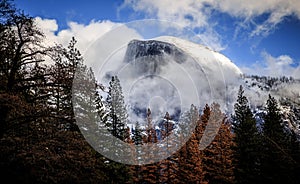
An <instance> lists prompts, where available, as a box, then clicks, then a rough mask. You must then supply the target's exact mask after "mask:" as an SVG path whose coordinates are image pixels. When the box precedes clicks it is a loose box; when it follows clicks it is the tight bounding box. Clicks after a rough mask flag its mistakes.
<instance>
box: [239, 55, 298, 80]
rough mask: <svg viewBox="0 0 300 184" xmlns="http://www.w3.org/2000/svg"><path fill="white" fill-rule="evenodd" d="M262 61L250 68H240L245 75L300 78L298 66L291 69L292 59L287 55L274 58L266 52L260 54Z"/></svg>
mask: <svg viewBox="0 0 300 184" xmlns="http://www.w3.org/2000/svg"><path fill="white" fill-rule="evenodd" d="M262 57H263V61H262V62H256V63H255V64H253V65H252V66H250V67H242V70H243V72H244V73H246V74H254V75H263V76H272V77H280V76H291V77H294V78H298V79H299V78H300V66H298V67H293V66H292V64H294V60H293V58H291V57H290V56H288V55H280V56H278V57H274V56H272V55H270V54H269V53H267V52H262Z"/></svg>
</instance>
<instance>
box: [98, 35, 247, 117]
mask: <svg viewBox="0 0 300 184" xmlns="http://www.w3.org/2000/svg"><path fill="white" fill-rule="evenodd" d="M241 74H242V72H241V71H240V70H239V68H238V67H237V66H236V65H234V63H232V62H231V61H230V60H229V59H228V58H227V57H225V56H224V55H222V54H220V53H217V52H214V51H212V50H210V49H208V48H207V47H205V46H202V45H199V44H195V43H192V42H190V41H187V40H183V39H180V38H176V37H169V36H168V37H167V36H165V37H158V38H154V39H151V40H136V39H135V40H131V41H130V42H129V43H128V44H127V47H126V51H125V52H124V56H123V59H122V61H121V64H120V66H119V67H118V69H117V70H115V71H108V72H107V73H106V74H105V75H104V76H105V77H106V81H107V80H109V78H110V76H111V75H118V76H119V79H120V81H121V85H122V87H123V91H124V96H125V100H126V103H127V104H129V111H130V112H129V115H130V116H135V117H133V119H134V121H135V120H136V119H139V118H143V116H144V114H143V113H145V112H146V109H147V108H148V107H150V108H151V109H153V110H152V113H153V115H154V116H157V117H159V116H160V117H161V116H163V115H164V113H165V112H167V111H168V112H169V113H170V115H171V116H172V115H173V117H175V116H176V115H178V114H179V113H182V112H183V111H186V110H187V109H189V107H190V105H191V104H194V105H196V106H197V107H200V108H202V107H203V106H204V105H205V104H206V103H208V104H211V103H213V102H217V103H219V104H220V106H221V108H222V110H226V111H228V110H229V111H230V110H231V107H228V105H229V104H230V105H231V104H232V103H231V102H232V101H233V98H231V95H232V94H234V95H236V94H235V90H234V93H233V92H232V89H233V88H234V86H236V84H237V83H236V82H237V81H238V80H239V78H240V76H241ZM229 86H230V87H229Z"/></svg>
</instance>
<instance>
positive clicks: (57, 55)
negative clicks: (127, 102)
mask: <svg viewBox="0 0 300 184" xmlns="http://www.w3.org/2000/svg"><path fill="white" fill-rule="evenodd" d="M76 43H77V41H76V40H75V38H74V37H72V39H71V41H70V43H69V45H68V48H67V49H66V48H63V47H61V46H57V47H56V49H55V52H54V53H53V56H52V58H53V60H54V61H55V64H54V65H53V66H52V67H51V69H50V70H51V71H50V72H51V73H52V77H51V78H50V82H49V85H51V93H52V98H51V99H50V100H49V104H50V105H51V106H52V107H54V109H53V112H54V113H55V116H56V118H57V121H58V122H59V123H60V127H61V128H63V129H65V130H73V131H74V130H76V131H78V127H77V126H76V125H75V120H74V114H73V105H72V86H73V80H74V77H75V72H76V70H77V72H81V73H82V74H84V75H86V76H85V78H87V77H89V78H90V79H93V78H94V76H90V75H91V74H89V75H88V73H87V70H88V69H87V68H86V66H83V58H82V56H81V54H80V52H79V50H78V49H77V48H76ZM82 69H84V70H86V71H80V70H82ZM90 73H93V72H90ZM92 75H93V74H92ZM77 76H79V74H78V75H77ZM94 83H95V82H94ZM82 84H84V83H82ZM54 113H52V114H54Z"/></svg>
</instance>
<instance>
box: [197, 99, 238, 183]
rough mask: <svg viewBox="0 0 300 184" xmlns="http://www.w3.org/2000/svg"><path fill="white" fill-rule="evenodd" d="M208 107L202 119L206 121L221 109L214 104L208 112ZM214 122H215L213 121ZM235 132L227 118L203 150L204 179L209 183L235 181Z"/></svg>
mask: <svg viewBox="0 0 300 184" xmlns="http://www.w3.org/2000/svg"><path fill="white" fill-rule="evenodd" d="M208 110H209V109H207V107H206V108H205V109H204V112H205V113H207V114H205V113H204V115H202V116H204V117H203V118H201V119H202V120H204V121H206V122H204V124H205V123H207V118H209V117H210V116H214V113H215V112H218V111H220V110H219V106H218V105H217V104H213V105H212V111H211V112H207V111H208ZM211 123H213V122H211ZM233 145H234V142H233V134H232V132H231V127H230V124H229V123H226V122H225V118H224V119H223V121H222V124H221V126H220V128H219V130H218V133H217V135H216V136H215V138H214V140H213V141H212V142H211V143H210V145H209V146H208V147H206V148H205V149H204V150H203V151H202V152H203V158H202V163H203V172H204V180H205V181H206V182H208V183H234V166H233V159H234V155H233V150H232V147H233Z"/></svg>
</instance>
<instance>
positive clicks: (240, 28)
mask: <svg viewBox="0 0 300 184" xmlns="http://www.w3.org/2000/svg"><path fill="white" fill-rule="evenodd" d="M124 7H130V8H132V10H133V11H134V12H137V13H144V14H145V18H149V17H151V18H158V19H163V20H168V21H174V22H177V23H179V24H181V25H183V26H187V27H190V28H192V29H193V28H197V27H201V28H204V30H205V32H204V33H203V34H204V35H206V36H207V35H209V34H210V33H211V34H212V36H217V37H220V35H218V33H217V32H215V31H211V30H214V29H213V25H212V24H211V22H210V17H211V10H217V11H219V12H222V13H226V14H229V15H230V16H232V17H234V18H237V22H236V23H233V26H236V32H235V37H236V36H237V34H239V33H241V32H244V31H247V32H248V36H249V37H255V36H262V37H265V36H268V35H269V34H270V33H272V31H273V30H274V29H276V27H277V26H278V24H279V23H281V22H282V21H283V20H284V18H285V17H286V16H289V15H295V16H296V17H298V18H299V19H300V1H298V0H289V1H287V0H268V1H264V2H262V1H240V0H222V1H217V0H185V1H176V3H175V2H174V1H173V0H164V1H160V0H125V1H124V3H123V5H122V6H121V7H120V9H122V8H124ZM266 14H267V15H268V16H266V18H265V20H263V21H261V22H256V21H255V19H256V18H257V17H260V16H262V15H266ZM213 41H214V42H208V44H211V45H208V46H210V47H212V48H213V49H214V50H218V49H222V48H223V47H222V46H221V47H220V48H218V47H217V48H214V45H217V46H220V45H223V44H222V42H221V41H222V40H221V39H217V40H213Z"/></svg>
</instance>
